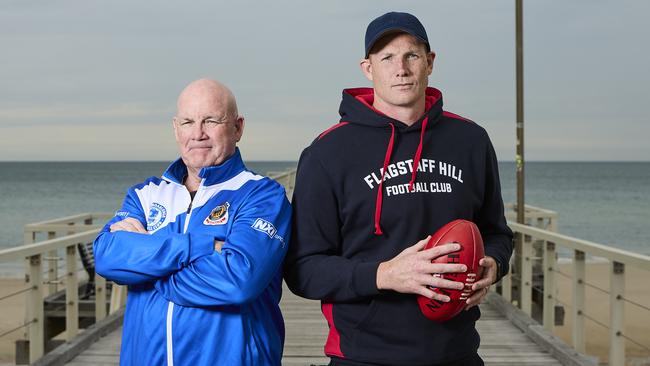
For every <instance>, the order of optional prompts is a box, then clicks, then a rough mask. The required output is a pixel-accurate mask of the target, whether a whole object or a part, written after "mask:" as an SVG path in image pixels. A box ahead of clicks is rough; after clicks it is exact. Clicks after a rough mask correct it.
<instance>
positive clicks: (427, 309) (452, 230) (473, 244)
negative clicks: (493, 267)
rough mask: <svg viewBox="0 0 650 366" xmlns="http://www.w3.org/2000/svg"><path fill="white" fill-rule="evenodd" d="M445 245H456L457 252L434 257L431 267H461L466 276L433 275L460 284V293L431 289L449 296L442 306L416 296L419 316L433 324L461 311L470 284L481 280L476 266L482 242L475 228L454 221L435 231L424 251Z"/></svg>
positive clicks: (468, 293) (472, 225)
mask: <svg viewBox="0 0 650 366" xmlns="http://www.w3.org/2000/svg"><path fill="white" fill-rule="evenodd" d="M447 243H459V244H460V246H461V249H460V250H458V251H456V252H453V253H449V254H447V255H443V256H440V257H437V258H435V259H433V260H432V261H431V263H462V264H465V265H467V272H464V273H436V274H434V276H437V277H440V278H445V279H448V280H451V281H457V282H463V283H464V284H465V288H464V289H463V290H452V289H446V288H431V289H432V290H433V291H434V292H436V293H439V294H444V295H447V296H449V298H450V299H451V300H450V301H449V302H442V301H438V300H435V299H429V298H426V297H424V296H420V295H418V305H420V310H421V311H422V314H424V316H426V317H427V318H429V319H431V320H434V321H437V322H444V321H447V320H449V319H451V318H453V317H454V316H456V315H457V314H458V313H460V311H461V310H463V308H464V307H465V302H466V301H467V299H468V298H469V296H470V295H471V294H472V284H474V282H476V281H478V280H479V279H481V275H482V273H483V267H481V266H479V264H478V262H479V260H481V258H483V257H484V256H485V254H484V251H483V239H482V238H481V233H480V232H479V230H478V227H477V226H476V225H475V224H474V223H473V222H471V221H467V220H454V221H452V222H450V223H448V224H446V225H445V226H443V227H442V228H440V230H438V231H437V232H436V233H435V234H433V236H432V237H431V239H430V240H429V242H428V243H427V245H426V246H425V247H424V249H429V248H432V247H435V246H437V245H442V244H447Z"/></svg>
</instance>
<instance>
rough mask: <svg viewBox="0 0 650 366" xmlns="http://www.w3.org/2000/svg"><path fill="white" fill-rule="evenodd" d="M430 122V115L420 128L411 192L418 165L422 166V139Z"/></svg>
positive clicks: (410, 184) (410, 186) (410, 183)
mask: <svg viewBox="0 0 650 366" xmlns="http://www.w3.org/2000/svg"><path fill="white" fill-rule="evenodd" d="M428 122H429V117H426V118H425V119H424V121H422V129H421V130H420V143H419V144H418V149H417V150H416V151H415V157H414V158H413V173H412V174H411V181H410V182H409V192H412V191H413V184H414V183H415V178H416V177H417V175H418V173H417V172H418V167H419V166H420V158H421V157H422V141H423V140H424V130H426V129H427V123H428ZM384 169H385V168H384Z"/></svg>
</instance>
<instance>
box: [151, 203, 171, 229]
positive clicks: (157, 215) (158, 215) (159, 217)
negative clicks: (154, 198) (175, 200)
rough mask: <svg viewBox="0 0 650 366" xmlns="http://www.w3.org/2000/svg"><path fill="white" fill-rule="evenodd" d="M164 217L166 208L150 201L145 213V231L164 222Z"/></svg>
mask: <svg viewBox="0 0 650 366" xmlns="http://www.w3.org/2000/svg"><path fill="white" fill-rule="evenodd" d="M166 217H167V209H166V208H165V207H164V206H163V205H161V204H159V203H152V204H151V207H150V208H149V214H148V215H147V231H154V230H156V229H158V228H159V227H160V225H162V224H163V222H165V218H166Z"/></svg>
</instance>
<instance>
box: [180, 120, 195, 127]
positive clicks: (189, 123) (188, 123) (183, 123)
mask: <svg viewBox="0 0 650 366" xmlns="http://www.w3.org/2000/svg"><path fill="white" fill-rule="evenodd" d="M192 123H194V121H182V122H181V126H190V125H192Z"/></svg>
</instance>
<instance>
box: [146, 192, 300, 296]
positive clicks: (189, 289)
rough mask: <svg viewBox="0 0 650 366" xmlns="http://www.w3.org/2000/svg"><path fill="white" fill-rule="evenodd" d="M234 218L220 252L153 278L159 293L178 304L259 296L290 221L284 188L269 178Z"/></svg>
mask: <svg viewBox="0 0 650 366" xmlns="http://www.w3.org/2000/svg"><path fill="white" fill-rule="evenodd" d="M233 219H234V221H233V226H232V229H231V231H230V233H229V234H228V236H227V237H226V240H225V242H224V244H223V247H222V249H221V252H216V251H215V252H213V253H212V254H211V255H208V256H205V257H202V258H199V259H198V260H196V261H194V262H192V263H190V264H188V265H187V266H186V267H184V268H183V269H182V270H180V271H178V272H175V273H173V274H171V275H170V276H168V277H165V278H162V279H160V280H158V281H157V282H156V284H155V288H156V290H157V291H158V292H159V293H160V294H161V295H162V296H163V297H165V298H166V299H168V300H169V301H172V302H173V303H175V304H178V305H182V306H220V305H241V304H245V303H247V302H250V301H251V300H253V299H255V298H256V297H258V296H259V295H260V294H261V293H262V292H263V291H264V289H266V288H267V286H268V285H269V283H270V282H271V281H272V280H273V278H275V277H276V276H278V275H279V269H280V268H281V264H282V260H283V259H284V256H285V254H286V251H287V243H288V242H289V235H290V225H291V206H290V205H289V201H288V200H287V198H286V194H285V191H284V189H283V188H282V187H281V186H280V185H279V184H278V183H276V182H275V181H271V180H267V182H265V183H264V184H263V185H262V186H261V187H260V188H259V189H256V190H255V191H254V192H253V193H252V194H251V195H250V196H249V197H248V198H247V199H246V202H245V203H244V204H243V206H242V208H240V209H239V210H238V211H237V213H236V214H235V216H234V218H233Z"/></svg>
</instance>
